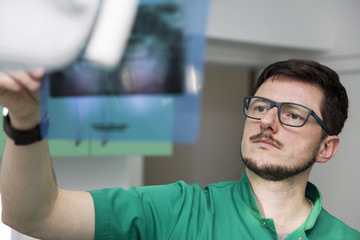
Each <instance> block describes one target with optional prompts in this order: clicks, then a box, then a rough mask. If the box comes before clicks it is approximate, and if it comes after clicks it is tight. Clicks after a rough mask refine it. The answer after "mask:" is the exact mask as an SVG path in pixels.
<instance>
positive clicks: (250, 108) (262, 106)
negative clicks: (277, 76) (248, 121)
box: [244, 96, 329, 134]
mask: <svg viewBox="0 0 360 240" xmlns="http://www.w3.org/2000/svg"><path fill="white" fill-rule="evenodd" d="M273 107H277V108H278V111H277V113H278V117H279V120H280V122H281V123H282V124H284V125H286V126H290V127H302V126H304V125H305V123H306V121H307V120H308V119H309V116H310V115H311V116H313V117H314V118H315V120H316V121H317V122H318V123H319V124H320V126H321V127H322V128H323V129H324V130H325V132H326V134H329V130H328V128H327V127H326V125H325V123H324V122H323V121H322V120H321V119H320V117H319V116H318V115H317V114H316V113H315V112H314V111H313V110H312V109H310V108H308V107H305V106H303V105H300V104H297V103H290V102H275V101H271V100H270V99H267V98H263V97H253V96H250V97H245V98H244V114H245V116H246V117H248V118H252V119H256V120H260V119H261V118H262V117H263V116H265V114H266V113H267V112H268V111H269V110H270V109H272V108H273Z"/></svg>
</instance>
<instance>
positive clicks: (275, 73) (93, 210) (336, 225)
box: [0, 60, 360, 239]
mask: <svg viewBox="0 0 360 240" xmlns="http://www.w3.org/2000/svg"><path fill="white" fill-rule="evenodd" d="M42 74H43V73H42V72H41V71H37V72H33V73H30V74H28V73H25V72H17V73H14V74H2V75H1V76H0V87H1V89H2V90H1V94H0V103H1V105H3V106H5V107H7V108H8V109H9V115H10V118H6V119H5V121H6V124H5V125H6V126H5V129H10V130H7V134H8V135H9V136H11V137H8V138H7V141H6V145H5V151H4V155H3V164H2V173H1V190H2V202H3V221H4V222H5V223H6V224H8V225H10V226H11V227H13V228H15V229H17V230H18V231H20V232H23V233H25V234H29V235H32V236H35V237H37V238H40V239H94V238H95V239H285V238H286V239H360V233H359V232H358V231H356V230H355V229H352V228H350V227H348V226H346V225H345V224H344V223H342V222H341V221H340V220H338V219H336V218H335V217H333V216H331V215H330V214H329V213H327V212H326V211H325V210H324V209H323V208H322V207H321V195H320V192H319V191H318V190H317V189H316V187H315V186H314V185H312V184H311V183H308V177H309V174H310V170H311V167H312V166H313V164H314V163H315V162H319V163H323V162H326V161H328V160H330V159H331V158H332V157H333V156H334V155H335V153H336V152H337V149H338V145H339V137H338V136H337V135H338V134H339V133H340V131H341V129H342V127H343V125H344V122H345V120H346V118H347V109H348V99H347V95H346V91H345V89H344V87H343V86H342V85H341V84H340V82H339V79H338V76H337V74H336V73H335V72H334V71H332V70H331V69H329V68H327V67H325V66H323V65H320V64H319V63H316V62H313V61H306V60H289V61H283V62H278V63H274V64H272V65H270V66H269V67H267V68H266V69H265V70H264V71H263V73H262V74H261V75H260V77H259V80H258V84H257V86H256V88H255V90H254V92H253V94H252V96H251V97H247V98H245V99H244V113H245V115H246V116H247V120H246V122H245V127H244V133H243V138H242V142H241V152H242V158H243V161H244V163H245V165H246V170H245V173H244V174H243V176H242V177H241V180H240V181H238V182H224V183H217V184H211V185H209V186H207V187H206V188H205V189H201V188H200V187H199V186H198V185H196V184H195V185H188V184H185V183H184V182H181V181H180V182H177V183H174V184H170V185H166V186H150V187H142V188H131V189H129V190H123V189H120V188H114V189H104V190H96V191H90V192H77V191H68V190H63V189H59V188H58V187H57V185H56V181H55V177H54V174H53V171H52V167H51V161H50V156H49V153H48V150H47V143H46V141H45V140H40V139H38V138H37V139H36V138H35V139H33V138H31V137H29V133H30V132H29V130H31V129H34V126H36V125H37V124H39V123H40V121H41V119H40V117H39V104H38V96H37V90H38V88H39V86H40V82H39V79H40V78H41V76H42ZM14 129H15V130H14ZM16 129H18V130H24V131H25V132H23V135H21V136H24V134H25V135H26V134H28V137H27V138H26V140H23V139H21V138H22V137H21V136H19V135H16V134H13V132H15V133H16ZM35 129H36V128H35ZM12 138H13V139H12ZM19 138H20V139H19ZM29 139H30V140H29Z"/></svg>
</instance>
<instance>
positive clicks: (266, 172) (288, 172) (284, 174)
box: [240, 142, 320, 181]
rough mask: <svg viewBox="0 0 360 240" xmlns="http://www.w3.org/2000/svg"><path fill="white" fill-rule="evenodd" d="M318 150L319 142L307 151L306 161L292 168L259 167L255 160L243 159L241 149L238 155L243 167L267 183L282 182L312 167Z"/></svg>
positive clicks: (278, 166) (277, 166)
mask: <svg viewBox="0 0 360 240" xmlns="http://www.w3.org/2000/svg"><path fill="white" fill-rule="evenodd" d="M319 149H320V142H319V143H317V144H316V145H315V148H312V149H309V152H310V157H309V158H307V159H306V161H304V162H302V163H301V164H299V165H296V166H292V167H289V166H282V165H279V164H273V163H269V164H265V165H264V166H259V165H258V164H257V161H256V159H252V158H247V157H244V155H243V153H242V151H241V148H240V154H241V159H242V161H243V162H244V164H245V166H246V167H247V168H248V169H249V170H251V171H253V172H254V173H255V174H256V175H258V176H259V177H261V178H263V179H265V180H269V181H282V180H285V179H288V178H291V177H294V176H296V175H298V174H300V173H302V172H304V171H306V170H307V169H309V168H310V167H312V166H313V165H314V163H315V162H316V156H317V153H318V150H319Z"/></svg>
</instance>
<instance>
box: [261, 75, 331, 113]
mask: <svg viewBox="0 0 360 240" xmlns="http://www.w3.org/2000/svg"><path fill="white" fill-rule="evenodd" d="M255 96H260V97H265V98H269V99H271V100H273V101H277V102H293V103H298V104H301V105H304V106H306V107H309V108H311V109H313V110H314V111H315V112H317V113H320V106H321V103H322V100H323V97H324V93H323V91H322V89H321V88H320V87H319V86H317V85H315V84H311V83H306V82H302V81H300V80H297V79H293V78H288V77H277V78H273V77H271V78H268V79H267V80H265V82H264V83H263V84H262V85H261V86H260V87H259V89H258V90H257V91H256V93H255Z"/></svg>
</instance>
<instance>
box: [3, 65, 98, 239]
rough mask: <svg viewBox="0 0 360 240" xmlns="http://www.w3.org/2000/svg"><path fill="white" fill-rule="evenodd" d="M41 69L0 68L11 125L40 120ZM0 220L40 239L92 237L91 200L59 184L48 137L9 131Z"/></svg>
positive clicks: (31, 124)
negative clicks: (20, 139) (15, 135)
mask: <svg viewBox="0 0 360 240" xmlns="http://www.w3.org/2000/svg"><path fill="white" fill-rule="evenodd" d="M43 75H44V71H43V70H37V71H34V72H32V73H27V72H24V71H19V72H14V73H2V72H0V104H1V105H2V106H3V107H6V108H8V109H9V117H10V123H11V126H12V127H13V128H15V129H18V130H29V129H32V128H33V127H35V126H36V125H37V124H39V123H40V121H41V119H40V107H39V94H38V90H39V88H40V85H41V81H40V79H41V78H42V77H43ZM1 200H2V206H3V210H2V220H3V222H4V223H5V224H7V225H9V226H10V227H12V228H14V229H15V230H17V231H19V232H22V233H24V234H27V235H30V236H33V237H36V238H40V239H52V240H53V239H67V240H68V239H93V238H94V224H95V218H94V206H93V201H92V197H91V195H90V194H89V193H87V192H77V191H68V190H62V189H59V188H58V186H57V183H56V179H55V176H54V172H53V169H52V164H51V159H50V155H49V151H48V145H47V142H46V140H41V141H38V142H35V143H31V144H28V145H16V144H15V143H14V141H13V140H12V139H11V138H9V137H7V139H6V143H5V149H4V154H3V158H2V167H1Z"/></svg>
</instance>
